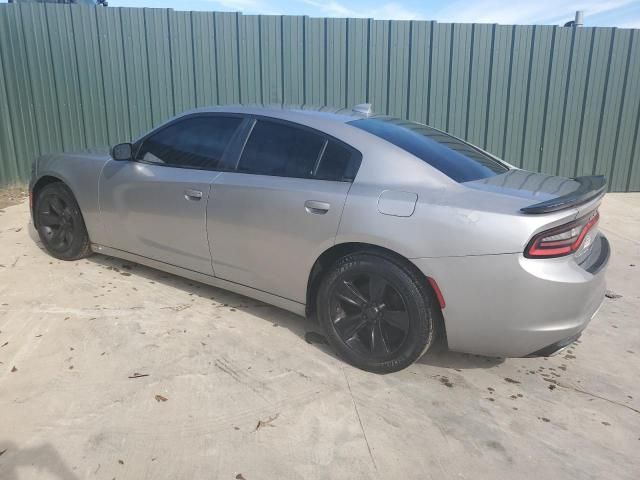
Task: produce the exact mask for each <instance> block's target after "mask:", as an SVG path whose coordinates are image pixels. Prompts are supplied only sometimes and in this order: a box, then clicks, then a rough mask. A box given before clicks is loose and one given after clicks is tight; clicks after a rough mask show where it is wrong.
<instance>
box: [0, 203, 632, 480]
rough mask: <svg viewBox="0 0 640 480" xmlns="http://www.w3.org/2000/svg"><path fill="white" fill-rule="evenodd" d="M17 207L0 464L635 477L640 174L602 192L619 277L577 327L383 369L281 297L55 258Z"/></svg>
mask: <svg viewBox="0 0 640 480" xmlns="http://www.w3.org/2000/svg"><path fill="white" fill-rule="evenodd" d="M27 212H28V209H27V205H26V203H22V204H20V205H17V206H13V207H8V208H6V209H5V210H4V211H3V212H0V345H1V346H0V478H1V479H4V480H13V479H31V478H38V479H85V478H89V479H94V478H95V479H113V478H115V479H154V480H155V479H201V478H202V479H204V478H206V479H212V478H220V479H234V478H235V479H239V480H241V479H246V480H256V479H276V478H287V479H288V478H292V479H297V478H301V479H302V478H304V479H342V478H344V479H360V478H362V479H365V478H367V479H368V478H380V479H387V478H396V479H412V478H416V479H424V478H438V479H443V478H446V479H448V478H470V479H471V478H473V479H496V478H514V479H516V478H517V479H520V478H532V479H533V478H535V479H538V478H580V479H583V478H593V479H602V478H607V479H637V478H640V455H639V454H638V452H639V451H640V318H639V317H640V194H611V195H608V196H607V197H606V200H605V203H604V205H603V207H602V208H601V214H602V218H601V228H602V229H603V230H604V231H605V232H606V233H607V235H608V236H609V239H610V241H611V243H612V247H613V251H614V254H613V258H612V261H611V265H610V269H609V276H608V280H609V288H610V290H611V291H612V292H613V293H615V294H616V295H621V296H620V297H617V298H607V299H605V302H604V304H603V306H602V308H601V310H600V312H599V314H598V315H597V316H596V318H595V319H594V320H593V322H592V323H591V325H590V327H589V328H588V329H587V331H586V332H585V334H584V335H583V336H582V339H581V341H580V343H579V344H576V345H574V346H572V347H571V348H570V349H569V350H568V351H567V352H564V353H563V354H562V355H560V356H556V357H553V358H549V359H543V358H535V359H507V360H503V359H492V358H483V357H476V356H470V355H463V354H457V353H450V352H440V353H437V354H430V355H427V356H425V357H424V358H423V359H421V360H420V361H419V362H418V363H416V364H415V365H414V366H412V367H410V368H409V369H407V370H405V371H402V372H400V373H397V374H392V375H386V376H380V375H374V374H370V373H366V372H362V371H359V370H357V369H354V368H352V367H350V366H348V365H345V364H344V363H343V362H341V361H340V360H338V359H337V358H336V357H335V356H334V355H333V353H332V352H331V350H330V349H329V348H328V347H327V345H325V344H323V343H322V340H323V337H322V336H321V335H318V334H314V333H313V332H318V331H319V330H318V328H317V326H316V325H314V324H313V323H312V322H311V321H308V320H304V319H302V318H299V317H296V316H295V315H292V314H289V313H287V312H285V311H283V310H280V309H277V308H274V307H271V306H267V305H264V304H262V303H260V302H256V301H254V300H250V299H247V298H245V297H241V296H239V295H235V294H231V293H227V292H224V291H222V290H218V289H215V288H212V287H208V286H205V285H200V284H197V283H194V282H191V281H188V280H184V279H181V278H178V277H175V276H172V275H169V274H165V273H162V272H158V271H155V270H152V269H149V268H146V267H142V266H139V265H135V264H131V263H128V262H124V261H121V260H117V259H113V258H108V257H104V256H99V255H94V256H93V257H91V258H89V259H87V260H83V261H79V262H73V263H65V262H60V261H58V260H55V259H54V258H51V257H49V256H48V255H47V254H46V253H45V252H44V251H42V250H41V247H40V246H39V244H38V243H37V242H35V241H34V238H35V237H34V233H33V231H32V229H31V228H30V226H29V224H28V213H27ZM611 296H615V295H611ZM309 332H312V333H309Z"/></svg>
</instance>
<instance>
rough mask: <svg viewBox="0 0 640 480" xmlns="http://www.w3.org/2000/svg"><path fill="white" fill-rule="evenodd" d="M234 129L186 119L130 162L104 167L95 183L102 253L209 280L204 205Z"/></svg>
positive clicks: (231, 122)
mask: <svg viewBox="0 0 640 480" xmlns="http://www.w3.org/2000/svg"><path fill="white" fill-rule="evenodd" d="M241 121H242V120H241V119H240V118H237V117H216V116H194V117H186V118H184V119H181V120H179V121H177V122H174V123H171V124H169V125H167V126H165V127H161V128H160V129H158V130H157V131H156V132H153V133H152V134H151V135H150V136H149V137H147V138H146V139H144V140H143V141H142V142H141V144H140V147H139V150H138V152H137V155H136V160H135V161H126V162H122V161H115V160H112V161H110V162H108V163H107V165H106V166H105V168H104V170H103V172H102V175H101V177H100V215H101V218H102V219H103V222H104V224H105V225H109V226H110V231H109V232H107V235H108V237H107V238H108V242H109V245H107V246H109V247H112V248H116V249H119V250H123V251H125V252H130V253H134V254H136V255H140V256H143V257H147V258H151V259H153V260H157V261H161V262H164V263H168V264H171V265H175V266H178V267H182V268H186V269H188V270H193V271H195V272H199V273H205V274H208V275H213V268H212V266H211V253H210V251H209V243H208V239H207V230H206V208H207V202H208V199H209V192H210V189H211V184H212V183H213V181H214V180H215V179H216V177H218V176H219V175H220V172H219V171H217V168H218V166H219V164H220V162H221V159H222V156H223V155H224V151H225V149H226V146H227V145H228V144H229V141H230V139H231V137H232V136H233V134H234V132H235V131H236V129H237V127H238V126H239V124H240V123H241Z"/></svg>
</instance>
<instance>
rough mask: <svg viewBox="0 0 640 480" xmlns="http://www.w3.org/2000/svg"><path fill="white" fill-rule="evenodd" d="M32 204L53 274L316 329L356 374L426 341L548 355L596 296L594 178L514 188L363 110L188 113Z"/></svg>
mask: <svg viewBox="0 0 640 480" xmlns="http://www.w3.org/2000/svg"><path fill="white" fill-rule="evenodd" d="M30 192H31V199H32V215H33V222H34V225H35V227H36V228H37V230H38V233H39V235H40V238H41V240H42V242H43V244H44V245H45V247H46V248H47V250H48V251H49V252H50V253H51V255H53V256H55V257H56V258H60V259H64V260H77V259H79V258H83V257H85V256H88V255H90V254H91V253H92V252H96V253H102V254H108V255H112V256H115V257H121V258H123V259H127V260H131V261H134V262H138V263H141V264H144V265H148V266H151V267H154V268H158V269H160V270H164V271H168V272H171V273H174V274H177V275H181V276H184V277H187V278H190V279H193V280H197V281H200V282H204V283H207V284H210V285H214V286H217V287H221V288H224V289H228V290H232V291H235V292H238V293H241V294H243V295H247V296H249V297H253V298H256V299H259V300H262V301H264V302H267V303H270V304H273V305H277V306H279V307H281V308H284V309H286V310H290V311H292V312H295V313H298V314H300V315H313V316H317V318H318V320H319V322H320V324H321V325H322V327H323V328H324V330H325V331H326V335H327V338H328V339H329V342H330V343H331V345H332V346H333V348H334V349H335V350H336V352H337V353H338V354H339V355H340V356H341V357H342V358H344V359H345V360H346V361H348V362H349V363H351V364H353V365H355V366H357V367H360V368H363V369H365V370H369V371H373V372H381V373H383V372H392V371H397V370H400V369H402V368H405V367H407V366H408V365H410V364H411V363H412V362H414V361H415V360H417V359H418V358H420V356H421V355H423V354H424V353H425V352H426V351H427V350H428V349H429V347H431V346H432V345H433V344H434V342H435V341H436V339H438V338H440V339H442V341H445V342H446V343H447V345H448V347H449V348H450V349H452V350H456V351H463V352H469V353H475V354H481V355H491V356H512V357H521V356H531V355H550V354H553V353H555V352H557V351H558V350H560V349H562V348H564V347H566V346H567V345H569V344H570V343H572V342H573V341H574V340H575V339H576V338H577V337H578V336H579V335H580V333H581V332H582V330H583V329H584V328H585V327H586V325H587V323H588V322H589V320H590V319H591V317H592V316H593V315H594V314H595V312H596V310H597V309H598V307H599V305H600V303H601V301H602V298H603V295H604V291H605V278H604V274H605V269H606V265H607V262H608V259H609V244H608V242H607V240H606V238H605V237H604V236H603V235H602V233H600V232H598V230H597V223H598V210H597V209H598V205H599V204H600V202H601V200H602V197H603V195H604V192H605V179H604V178H603V177H579V178H574V179H569V178H563V177H556V176H549V175H544V174H540V173H533V172H528V171H524V170H521V169H518V168H515V167H513V166H511V165H509V164H507V163H506V162H504V161H502V160H500V159H498V158H496V157H494V156H493V155H491V154H489V153H487V152H485V151H483V150H481V149H479V148H477V147H474V146H473V145H470V144H468V143H466V142H464V141H462V140H460V139H458V138H455V137H452V136H450V135H448V134H446V133H444V132H442V131H439V130H437V129H434V128H431V127H428V126H426V125H423V124H419V123H414V122H409V121H404V120H398V119H395V118H390V117H385V116H378V115H372V114H371V112H370V108H369V106H368V105H360V106H356V107H355V108H354V109H353V111H348V110H338V111H336V110H329V109H326V108H323V109H315V110H314V109H307V108H280V107H273V108H265V107H245V106H237V107H236V106H233V107H219V108H207V109H199V110H194V111H190V112H187V113H184V114H182V115H180V116H178V117H176V118H173V119H171V120H170V121H168V122H166V123H165V124H163V125H161V126H159V127H158V128H156V129H154V130H153V131H151V132H149V133H148V134H146V135H144V136H143V137H142V138H140V139H138V140H136V141H135V142H133V143H123V144H119V145H116V146H115V147H114V148H113V149H112V150H111V153H110V154H109V155H107V154H93V153H78V154H71V153H69V154H61V155H49V156H44V157H41V158H39V159H38V160H37V161H36V162H35V163H34V165H33V175H32V181H31V185H30Z"/></svg>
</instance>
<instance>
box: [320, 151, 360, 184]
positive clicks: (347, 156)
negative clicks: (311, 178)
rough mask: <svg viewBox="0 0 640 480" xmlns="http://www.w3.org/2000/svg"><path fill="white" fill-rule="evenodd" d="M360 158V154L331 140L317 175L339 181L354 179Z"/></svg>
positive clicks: (324, 178)
mask: <svg viewBox="0 0 640 480" xmlns="http://www.w3.org/2000/svg"><path fill="white" fill-rule="evenodd" d="M359 160H360V159H359V155H356V154H355V153H353V152H352V151H351V150H349V149H347V148H346V147H343V146H342V145H340V144H338V143H336V142H334V141H329V143H328V144H327V148H325V150H324V153H323V154H322V159H321V160H320V165H319V166H318V170H317V171H316V175H315V177H316V178H318V179H320V180H336V181H339V182H340V181H350V180H353V179H354V178H355V176H356V173H357V171H358V167H359V165H360V161H359Z"/></svg>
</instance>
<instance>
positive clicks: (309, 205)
mask: <svg viewBox="0 0 640 480" xmlns="http://www.w3.org/2000/svg"><path fill="white" fill-rule="evenodd" d="M330 207H331V205H329V204H328V203H327V202H319V201H318V200H307V201H306V202H304V209H305V210H306V211H307V213H315V214H316V215H324V214H325V213H327V212H328V211H329V208H330Z"/></svg>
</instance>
